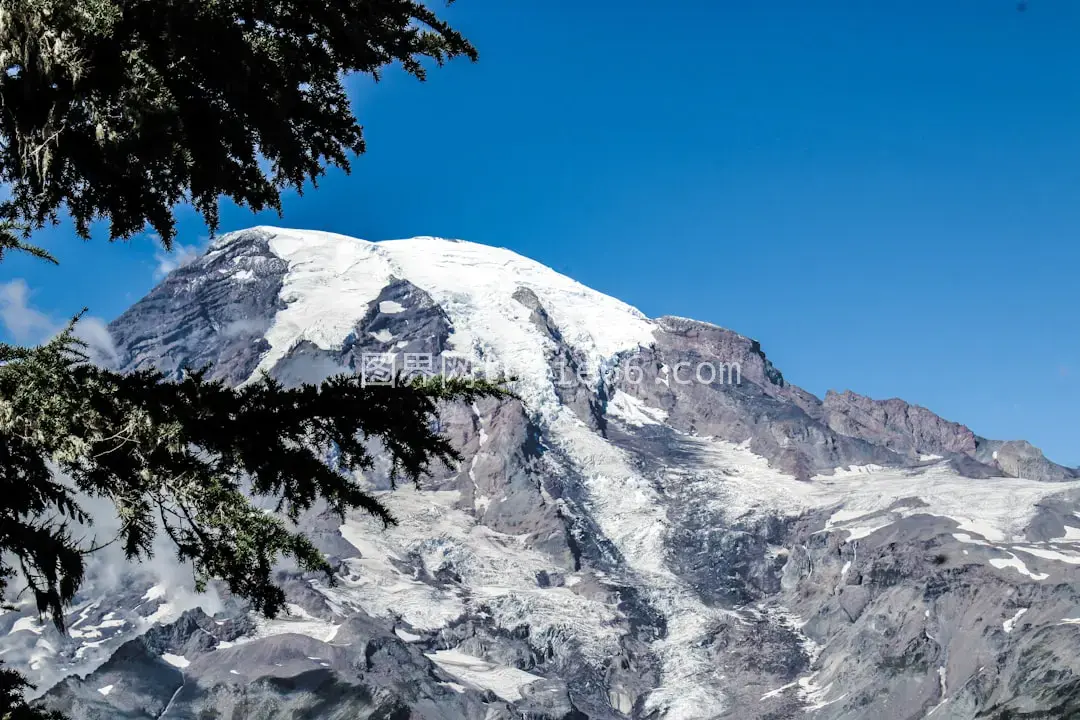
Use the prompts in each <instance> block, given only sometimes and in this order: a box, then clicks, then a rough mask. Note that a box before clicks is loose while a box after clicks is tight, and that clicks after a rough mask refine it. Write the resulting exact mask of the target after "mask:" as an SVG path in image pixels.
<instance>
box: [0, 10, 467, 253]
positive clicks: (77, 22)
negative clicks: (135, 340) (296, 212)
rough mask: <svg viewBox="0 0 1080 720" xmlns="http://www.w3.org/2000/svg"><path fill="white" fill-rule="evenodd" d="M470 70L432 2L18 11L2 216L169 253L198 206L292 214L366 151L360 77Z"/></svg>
mask: <svg viewBox="0 0 1080 720" xmlns="http://www.w3.org/2000/svg"><path fill="white" fill-rule="evenodd" d="M457 56H466V57H469V58H473V59H475V57H476V51H475V50H474V49H473V48H472V46H471V45H470V44H469V43H468V42H467V41H466V40H465V39H464V38H463V37H462V36H461V35H459V34H458V33H457V32H455V31H454V30H453V29H451V28H450V27H449V26H448V25H446V24H445V23H444V22H443V21H441V20H440V19H439V18H438V17H437V16H436V15H435V14H434V13H433V12H432V11H431V10H429V9H428V8H427V7H425V6H424V4H423V3H422V2H416V1H415V0H318V1H316V2H313V1H312V0H274V1H270V0H0V66H2V67H0V69H2V70H3V71H4V72H0V106H2V107H3V112H2V113H0V181H3V182H6V183H9V184H10V186H11V189H12V191H13V195H12V199H11V201H10V202H7V203H4V205H3V207H2V210H3V212H2V213H0V214H3V215H4V216H6V217H8V218H9V219H18V220H20V221H22V222H25V223H26V224H27V225H28V226H29V227H30V228H36V227H40V226H41V225H42V224H44V223H46V222H48V221H49V220H50V219H52V218H55V217H56V213H57V212H58V210H61V209H63V206H64V205H65V204H66V209H67V211H68V212H69V213H70V215H71V216H72V218H73V219H74V220H75V224H76V228H77V229H78V231H79V233H80V234H81V235H83V236H86V235H88V233H89V225H90V223H91V222H92V221H93V220H95V219H97V218H104V219H107V220H108V221H109V222H110V224H111V230H110V232H111V236H112V237H113V238H126V237H129V236H131V235H133V234H135V233H138V232H141V231H143V229H144V227H145V226H146V224H148V223H149V224H150V226H152V227H153V229H154V230H155V231H156V232H157V233H158V234H159V235H160V236H161V238H162V240H163V242H164V243H165V245H166V246H168V245H169V243H170V242H171V240H172V237H173V234H174V221H173V215H172V208H173V206H174V205H176V204H177V203H180V202H190V203H191V204H193V205H194V206H195V208H196V209H197V210H198V211H199V212H200V213H202V215H203V216H204V217H205V218H206V220H207V222H208V224H209V225H210V227H211V229H214V228H215V227H216V224H217V217H218V201H219V198H220V197H221V196H225V197H228V198H231V199H232V200H234V201H236V202H237V203H239V204H241V205H247V206H250V207H251V208H253V209H255V210H261V209H264V208H275V209H280V203H279V200H280V198H279V191H280V189H281V188H284V187H294V188H296V189H298V190H299V189H301V188H302V186H303V185H304V183H305V182H306V181H312V182H314V181H315V180H316V179H317V178H318V177H319V176H320V175H321V174H322V173H323V172H324V169H325V168H326V167H327V166H337V167H341V168H344V169H346V170H347V169H348V168H349V158H350V156H351V155H352V154H357V153H361V152H363V150H364V141H363V136H362V132H361V127H360V125H359V123H358V122H357V119H356V118H355V117H354V116H353V112H352V109H351V108H350V105H349V101H348V98H347V97H346V94H345V89H344V87H343V84H342V81H343V74H347V73H355V72H359V73H364V74H368V75H370V76H374V77H376V78H377V77H378V75H379V72H380V70H381V69H382V68H384V67H386V66H387V65H390V64H393V63H401V65H402V66H404V68H405V69H406V71H408V72H409V73H411V74H412V75H414V76H415V77H417V78H419V79H424V76H425V75H424V66H423V64H422V62H423V60H424V59H429V60H431V61H433V62H435V63H438V64H441V63H442V62H443V61H445V60H446V59H448V58H453V57H457ZM260 158H262V159H264V160H265V165H264V166H261V165H260ZM264 167H265V168H266V169H268V170H269V172H268V173H267V172H264Z"/></svg>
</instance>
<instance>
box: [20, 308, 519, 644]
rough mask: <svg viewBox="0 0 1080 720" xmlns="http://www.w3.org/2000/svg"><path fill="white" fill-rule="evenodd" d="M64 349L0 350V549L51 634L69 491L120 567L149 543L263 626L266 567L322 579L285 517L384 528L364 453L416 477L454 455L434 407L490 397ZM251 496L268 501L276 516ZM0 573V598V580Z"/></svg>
mask: <svg viewBox="0 0 1080 720" xmlns="http://www.w3.org/2000/svg"><path fill="white" fill-rule="evenodd" d="M79 348H80V344H79V341H78V340H77V339H75V338H74V337H73V336H72V334H71V331H70V329H69V330H68V331H67V332H65V333H63V334H61V335H60V336H59V337H58V338H57V339H55V340H53V341H51V342H49V343H48V344H46V345H44V346H42V347H40V348H34V349H24V348H14V347H10V346H3V345H0V363H2V364H0V548H3V549H4V550H6V551H7V552H8V553H10V556H11V557H14V558H15V559H16V561H17V563H18V569H19V570H20V572H21V574H22V576H23V579H25V581H26V582H27V583H28V585H29V587H30V589H31V591H32V592H33V593H34V598H35V600H36V602H37V606H38V609H39V610H40V611H41V612H43V613H44V612H48V613H49V614H50V615H51V616H52V617H53V619H54V621H55V622H56V623H57V625H58V626H61V627H62V623H63V607H64V605H65V604H66V603H67V602H68V601H70V600H71V599H72V597H73V595H74V593H75V591H76V590H77V589H78V587H79V584H80V582H81V581H82V572H83V556H84V554H85V553H86V552H89V551H91V550H92V548H89V547H86V546H85V545H84V544H83V543H81V542H80V541H79V540H78V539H77V537H76V535H75V533H74V532H73V529H72V528H73V525H79V526H86V525H87V524H89V523H90V522H91V518H89V517H88V516H87V515H86V513H84V512H83V510H82V509H81V508H80V506H79V503H78V501H77V495H78V494H79V493H81V494H84V495H86V496H90V497H103V498H107V499H108V500H110V501H112V503H113V504H114V505H115V506H116V509H117V513H118V517H119V518H120V521H121V529H120V533H119V536H118V537H117V538H116V541H117V542H120V543H121V544H122V546H123V549H124V552H125V553H126V554H127V556H128V557H129V558H131V559H137V558H142V557H147V556H149V555H150V554H151V551H152V547H153V540H154V537H155V536H156V535H157V534H158V533H159V532H165V533H166V534H167V535H168V536H169V537H170V538H171V539H172V540H173V542H174V543H175V545H176V547H177V549H178V551H179V556H180V558H181V559H182V560H189V561H191V562H192V564H193V566H194V570H195V577H196V580H197V582H198V583H199V585H200V586H202V585H204V584H205V583H206V581H208V580H210V579H212V578H220V579H221V580H223V581H224V582H226V583H227V584H228V586H229V588H230V590H231V591H232V592H233V593H235V594H237V595H239V596H241V597H244V598H246V599H248V600H250V601H251V602H252V604H253V606H254V607H255V608H256V609H257V610H259V611H260V612H262V613H264V614H266V615H269V616H273V615H274V614H276V613H277V612H279V611H280V609H281V608H282V606H283V604H284V602H285V597H284V595H283V593H282V591H281V590H280V589H279V588H277V587H276V586H275V585H274V584H273V582H272V572H273V567H274V564H275V562H276V561H277V560H278V558H279V557H281V556H287V557H291V558H293V559H294V560H295V562H296V563H297V564H298V565H299V566H300V567H302V568H304V569H306V570H319V571H325V572H327V573H328V574H329V567H328V565H327V563H326V561H325V559H324V558H323V556H322V555H321V553H319V551H318V550H316V548H315V547H314V546H313V545H312V544H311V542H310V541H309V540H308V539H307V538H305V537H304V536H303V535H301V534H298V533H297V532H295V531H294V530H293V529H292V521H295V520H296V519H297V517H298V516H299V514H300V513H301V512H303V511H305V510H307V509H309V508H310V507H312V505H313V504H314V503H315V502H316V501H317V500H319V499H322V500H323V501H324V502H325V503H326V505H327V506H328V507H329V509H330V510H332V511H334V512H337V513H339V514H342V515H344V513H345V512H346V511H348V510H354V509H361V510H364V511H366V512H368V513H371V514H372V515H374V516H376V517H378V518H380V519H381V520H383V522H385V523H392V522H393V521H394V520H393V518H392V517H391V516H390V515H389V513H388V512H387V510H386V509H385V508H384V507H383V505H382V504H381V503H379V501H378V500H377V499H376V498H374V497H373V496H371V495H370V494H368V493H367V492H365V491H364V490H363V489H362V487H361V486H360V484H359V483H358V482H357V480H356V479H355V477H354V475H353V473H356V472H359V471H363V470H366V469H369V468H370V467H371V466H372V461H373V458H372V455H371V452H370V450H369V447H370V445H369V441H375V444H377V445H379V446H381V447H383V448H385V449H386V451H387V452H388V455H389V457H390V458H391V460H392V462H393V470H394V474H395V476H403V477H405V478H409V479H412V480H417V479H419V477H420V476H421V475H422V474H423V473H425V472H426V471H427V470H428V469H429V466H430V464H431V463H432V462H444V463H450V462H453V461H455V460H457V459H458V454H457V452H456V451H455V450H454V448H453V447H451V446H450V444H449V443H448V442H447V441H446V439H445V438H443V437H442V436H440V435H439V434H437V433H436V431H435V430H434V422H433V420H434V418H435V414H436V411H437V403H438V402H439V401H441V400H462V401H472V400H474V399H476V398H477V397H480V396H482V395H499V394H503V393H504V391H503V390H502V389H501V388H500V387H498V386H495V385H491V384H487V383H478V382H473V381H468V380H460V379H459V380H446V381H444V380H442V379H440V378H435V379H429V380H416V381H412V382H405V383H401V384H399V385H398V386H397V387H389V386H367V387H365V386H363V384H362V383H361V380H360V378H359V377H357V376H346V375H343V376H339V377H334V378H331V379H329V380H327V381H326V382H324V383H323V384H322V385H321V386H318V387H316V386H314V385H304V386H301V387H298V388H285V387H283V386H282V385H280V384H279V383H277V382H276V381H274V380H272V379H270V378H269V377H263V378H261V379H260V380H258V381H257V382H253V383H250V384H248V385H245V386H244V387H241V388H239V389H236V388H231V387H228V386H226V385H224V384H223V383H221V382H217V381H209V380H206V379H205V373H204V372H192V373H189V374H188V375H187V377H186V378H184V379H183V380H181V381H179V382H170V381H167V380H166V379H165V378H164V376H163V375H161V374H160V373H158V372H156V371H149V370H148V371H142V372H138V373H133V374H128V375H121V374H118V373H115V372H111V371H109V370H105V369H102V368H99V367H96V366H94V365H92V364H90V363H88V362H86V361H85V359H84V357H83V355H82V353H81V352H80V350H79ZM331 457H332V458H333V462H332V464H331V463H329V462H328V458H331ZM252 498H270V499H272V500H273V502H274V504H275V505H276V509H277V511H278V513H276V514H274V513H267V512H264V511H263V510H262V509H260V508H259V507H257V506H256V504H254V503H253V502H252ZM3 562H4V561H0V590H2V589H3V586H4V584H5V582H6V580H5V578H4V576H3V574H4V573H7V574H9V575H10V569H11V568H10V567H8V566H7V565H4V564H3Z"/></svg>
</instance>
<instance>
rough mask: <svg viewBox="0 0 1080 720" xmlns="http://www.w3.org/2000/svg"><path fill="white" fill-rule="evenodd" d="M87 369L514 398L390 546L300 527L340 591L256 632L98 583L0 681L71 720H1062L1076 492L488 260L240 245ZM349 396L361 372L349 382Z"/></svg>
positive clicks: (1068, 673) (402, 245) (410, 243)
mask: <svg viewBox="0 0 1080 720" xmlns="http://www.w3.org/2000/svg"><path fill="white" fill-rule="evenodd" d="M110 331H111V333H112V336H113V339H114V340H115V343H116V348H117V353H118V357H119V358H120V365H121V368H122V369H124V370H133V369H137V368H142V367H148V366H155V367H158V368H161V369H162V370H164V371H166V372H173V371H176V372H179V371H180V370H181V369H182V368H185V367H191V366H195V367H198V366H203V365H206V364H209V365H211V367H212V373H211V374H212V375H214V376H216V377H220V378H223V379H225V380H227V381H229V382H232V383H237V384H239V383H243V382H246V381H247V380H249V379H250V378H252V377H255V376H256V375H257V374H259V373H261V372H264V371H265V372H269V373H270V374H271V375H274V376H276V377H278V378H279V379H281V380H282V381H283V382H286V383H298V382H312V381H318V380H321V379H322V378H325V377H327V376H329V375H331V374H334V373H337V372H342V371H355V372H362V373H365V374H366V376H369V377H370V379H371V381H373V382H377V381H380V379H381V378H382V377H384V375H385V372H386V370H387V368H389V367H393V368H395V369H406V370H409V371H414V372H440V371H452V372H472V373H479V372H485V373H494V374H497V375H507V376H513V377H515V378H516V381H515V383H516V384H515V390H516V391H517V394H518V395H519V396H520V398H521V400H520V401H518V400H513V401H500V402H496V401H486V402H482V403H477V404H476V405H472V406H462V405H456V406H448V407H446V408H445V409H444V411H443V416H442V418H441V425H442V429H443V430H444V431H445V432H446V433H447V434H448V435H449V436H450V437H451V438H452V439H453V441H454V443H455V444H456V446H457V447H458V448H460V449H461V450H462V452H463V454H464V456H465V460H464V462H463V463H462V464H461V465H460V467H454V468H448V469H446V471H445V472H443V473H441V474H439V473H437V474H436V475H435V476H433V477H431V478H428V479H427V480H426V481H425V482H424V483H423V484H422V485H421V487H420V488H411V487H410V488H401V489H398V490H395V491H390V490H389V482H388V478H387V477H386V469H385V468H381V469H377V470H376V471H374V472H371V473H369V474H368V476H366V477H365V478H364V481H365V482H368V483H370V484H371V485H372V486H373V487H374V488H376V489H378V490H379V491H380V492H385V498H384V499H385V502H386V503H387V504H388V505H389V506H390V507H391V509H392V510H393V512H394V513H395V515H396V517H397V518H398V520H399V521H400V524H399V525H398V526H396V527H393V528H390V529H387V530H384V529H382V527H381V525H378V524H377V523H375V522H373V521H371V520H370V519H368V518H366V517H364V516H361V515H356V516H352V517H349V518H347V520H346V522H345V523H344V524H342V523H340V522H339V521H338V519H337V518H335V517H334V516H332V515H330V514H326V513H321V512H312V513H310V514H309V515H308V516H307V517H305V518H304V520H303V526H304V528H305V529H306V530H307V531H308V532H309V533H310V534H311V535H312V536H313V537H314V538H315V539H316V540H317V542H318V543H319V544H320V546H321V547H322V548H323V549H324V551H325V552H327V554H328V555H330V556H331V557H332V559H333V561H334V563H335V566H336V567H337V568H338V576H339V580H340V582H339V583H337V584H336V585H335V586H334V587H330V586H328V585H327V584H326V583H325V582H324V581H323V578H321V577H319V576H314V575H306V574H302V573H299V572H296V571H295V570H292V569H290V568H288V567H282V569H281V572H280V575H279V577H280V581H281V583H282V584H283V585H284V586H285V587H286V588H287V590H288V592H289V597H290V601H291V603H292V604H291V609H292V612H291V614H290V615H288V616H285V617H282V618H278V619H276V620H273V621H267V620H265V619H262V618H259V617H257V616H253V615H251V614H249V613H248V612H247V611H246V609H245V608H244V607H242V606H241V605H240V604H238V603H237V602H236V601H235V600H233V599H232V598H230V597H228V596H227V594H226V593H225V592H224V591H222V590H220V589H213V590H212V592H211V593H209V594H206V595H198V594H196V593H194V592H193V591H192V590H191V586H190V576H189V574H185V572H184V568H183V567H179V566H176V565H175V564H171V561H170V560H169V557H170V556H169V553H168V550H167V548H163V552H161V553H158V556H157V559H156V561H155V562H154V563H152V564H149V565H146V566H143V567H137V568H131V567H125V566H124V565H123V564H122V563H118V562H116V559H115V558H112V557H110V556H107V555H104V556H101V557H98V558H96V559H95V562H96V565H95V566H93V567H92V568H91V573H90V581H89V582H88V584H87V586H86V587H85V588H84V592H83V596H82V597H81V599H80V603H79V604H78V605H77V606H76V607H75V608H74V609H73V611H72V614H71V617H70V619H69V625H70V627H71V632H70V635H69V636H68V637H61V636H59V635H58V634H56V633H55V631H54V630H53V629H52V628H51V627H50V626H48V625H42V624H41V623H40V622H39V621H38V620H37V618H36V617H34V616H33V615H32V614H31V612H30V610H29V608H26V609H25V611H23V612H17V613H16V612H13V613H8V614H5V615H0V653H2V655H0V657H2V659H3V660H4V661H5V662H7V663H10V664H12V665H15V666H19V667H23V668H25V669H27V670H28V672H29V673H30V674H31V675H33V676H34V677H35V679H37V680H38V681H40V683H41V686H42V687H41V689H42V691H46V692H45V695H44V697H45V698H46V699H47V701H48V702H50V703H51V704H53V705H54V706H56V707H58V708H61V709H63V710H65V711H67V712H69V713H70V714H71V715H72V716H73V717H74V718H77V719H79V720H81V719H83V718H86V719H89V718H162V719H163V720H180V719H181V718H200V719H201V718H232V719H236V720H239V719H241V718H245V719H247V718H330V719H333V718H342V719H344V718H349V719H353V718H410V717H411V718H439V719H446V720H449V719H451V718H492V719H495V718H530V719H547V718H551V719H555V718H595V719H615V718H656V719H658V720H659V719H660V718H666V719H667V720H691V719H697V718H738V719H740V720H742V719H753V718H762V719H764V718H774V719H780V718H796V717H799V718H801V717H815V718H829V719H833V718H835V719H839V718H851V719H854V718H885V719H888V718H898V719H899V718H924V717H931V718H933V719H934V720H939V719H948V718H951V719H954V720H960V719H964V720H968V719H973V718H976V717H978V718H1006V717H1011V718H1015V717H1030V718H1035V717H1047V718H1059V717H1068V716H1070V714H1071V713H1074V712H1076V713H1080V655H1078V654H1077V653H1076V652H1075V651H1074V650H1073V648H1074V647H1075V645H1076V644H1077V643H1078V642H1080V595H1078V593H1077V581H1078V580H1080V573H1078V570H1077V568H1076V567H1075V566H1076V565H1077V564H1080V473H1078V472H1077V471H1076V470H1074V469H1070V468H1065V467H1062V466H1059V465H1055V464H1054V463H1052V462H1050V461H1049V460H1047V459H1046V458H1044V457H1043V456H1042V454H1041V453H1039V452H1038V451H1037V450H1036V449H1035V448H1033V447H1032V446H1030V445H1029V444H1027V443H1023V442H1001V441H992V440H987V439H985V438H981V437H978V436H976V435H975V434H974V433H972V432H971V431H970V430H969V429H968V428H966V427H964V426H963V425H959V424H956V423H952V422H948V421H946V420H943V419H941V418H939V417H937V416H936V415H934V414H933V413H932V412H930V411H928V410H926V409H924V408H920V407H917V406H912V405H909V404H907V403H905V402H903V401H901V400H888V401H884V402H880V401H874V400H871V399H869V398H865V397H862V396H859V395H856V394H854V393H851V392H845V393H842V394H836V393H830V394H829V395H827V396H826V398H825V399H824V400H821V399H818V398H817V397H814V396H813V395H812V394H810V393H807V392H806V391H803V390H801V389H800V388H798V387H796V386H793V385H791V384H789V383H788V382H787V381H786V380H785V379H784V377H783V376H782V374H781V373H780V372H779V371H778V370H777V369H776V368H775V367H773V365H772V364H771V363H770V362H769V360H768V359H767V358H766V356H765V354H764V353H763V352H762V350H761V348H760V346H759V345H758V343H756V342H754V341H753V340H750V339H748V338H746V337H743V336H741V335H738V334H736V333H733V332H731V331H729V330H725V329H723V328H720V327H717V326H714V325H710V324H706V323H701V322H696V321H693V320H687V319H682V318H672V317H665V318H658V319H650V318H647V317H645V316H644V315H643V314H642V313H640V312H638V311H637V310H635V309H634V308H632V307H630V306H628V305H626V304H625V303H622V302H620V301H618V300H615V299H613V298H610V297H607V296H605V295H603V294H601V293H598V292H595V291H593V290H590V289H589V288H586V287H584V286H582V285H581V284H579V283H577V282H575V281H573V280H571V279H569V278H567V277H565V276H562V275H560V274H558V273H556V272H554V271H552V270H550V269H549V268H546V267H544V266H543V265H540V264H538V263H536V262H533V261H531V260H528V259H526V258H523V257H521V256H519V255H516V254H515V253H513V252H510V251H508V250H504V249H499V248H493V247H487V246H483V245H477V244H473V243H468V242H458V241H448V240H440V239H435V238H414V239H411V240H398V241H387V242H378V243H371V242H365V241H361V240H356V239H353V238H347V237H343V236H338V235H331V234H327V233H317V232H307V231H295V230H283V229H277V228H268V227H260V228H254V229H251V230H247V231H243V232H239V233H233V234H230V235H226V236H223V237H221V238H220V239H219V240H218V241H217V242H216V243H214V244H213V245H212V246H211V247H210V248H209V250H208V251H207V253H206V254H205V255H204V256H203V257H201V258H199V259H198V260H197V261H195V262H194V263H192V264H190V265H188V266H186V267H183V268H180V269H178V270H176V271H175V272H173V273H172V274H171V275H169V276H168V277H167V278H165V280H164V281H163V282H162V283H161V284H160V285H159V286H158V287H157V288H155V289H154V290H153V291H152V292H151V293H150V294H149V295H148V296H147V297H146V298H144V299H143V300H141V301H139V302H138V303H136V304H135V305H134V306H133V307H131V308H130V309H129V310H128V311H127V312H125V313H124V314H123V315H122V316H121V317H119V318H118V319H117V320H116V321H114V322H113V323H112V325H111V326H110ZM368 374H369V375H368Z"/></svg>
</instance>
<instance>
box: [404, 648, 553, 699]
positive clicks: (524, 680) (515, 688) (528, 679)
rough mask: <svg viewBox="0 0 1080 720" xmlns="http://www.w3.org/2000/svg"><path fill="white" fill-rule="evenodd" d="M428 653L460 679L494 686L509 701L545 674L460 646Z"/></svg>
mask: <svg viewBox="0 0 1080 720" xmlns="http://www.w3.org/2000/svg"><path fill="white" fill-rule="evenodd" d="M425 656H426V657H427V658H429V659H430V660H431V661H432V662H434V663H435V664H436V665H438V666H439V667H440V668H442V669H443V670H444V671H445V672H446V673H448V674H450V675H453V676H454V677H456V678H457V679H459V680H461V681H463V682H465V683H467V684H469V685H472V686H474V687H477V688H480V689H482V690H491V691H492V692H493V693H495V694H496V695H498V696H499V697H500V698H502V699H503V700H505V701H507V702H517V701H518V700H520V699H521V697H522V695H521V689H522V688H523V687H525V686H526V685H529V684H530V683H534V682H536V681H537V680H541V679H542V678H541V677H540V676H538V675H533V674H532V673H527V672H525V671H524V670H519V669H517V668H514V667H508V666H505V665H496V664H494V663H490V662H488V661H486V660H482V659H480V658H477V657H473V656H472V655H466V654H465V653H463V652H459V651H457V650H439V651H438V652H433V653H425Z"/></svg>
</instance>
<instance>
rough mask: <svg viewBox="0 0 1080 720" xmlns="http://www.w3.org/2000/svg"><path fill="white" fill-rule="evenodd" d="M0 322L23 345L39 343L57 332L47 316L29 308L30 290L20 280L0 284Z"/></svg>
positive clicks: (24, 282)
mask: <svg viewBox="0 0 1080 720" xmlns="http://www.w3.org/2000/svg"><path fill="white" fill-rule="evenodd" d="M0 322H3V324H4V327H5V328H6V329H7V331H8V334H9V335H11V337H12V339H13V340H15V342H17V343H20V344H23V345H31V344H36V343H39V342H41V341H42V340H44V339H46V338H47V337H49V336H50V335H53V334H55V333H56V331H57V330H58V328H57V325H56V323H55V322H53V320H52V319H51V318H50V317H49V316H48V315H46V314H45V313H43V312H41V311H40V310H35V309H34V308H32V307H30V288H29V286H27V284H26V281H25V280H23V279H22V278H16V279H15V280H12V281H11V282H7V283H3V284H0Z"/></svg>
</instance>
